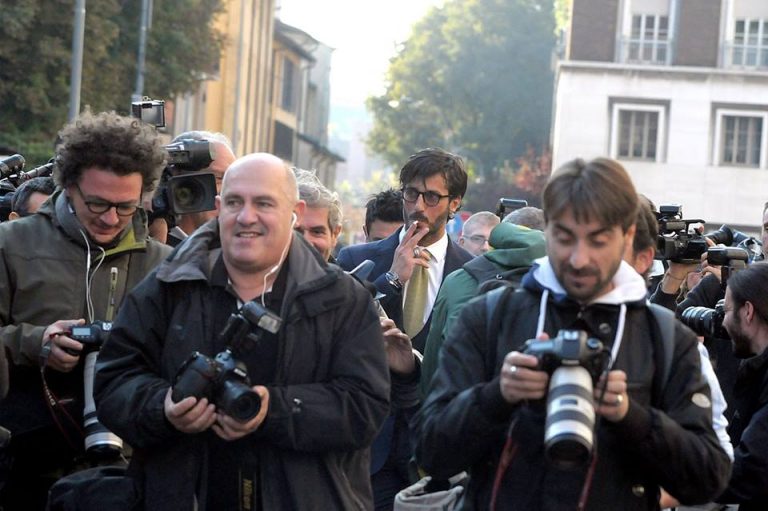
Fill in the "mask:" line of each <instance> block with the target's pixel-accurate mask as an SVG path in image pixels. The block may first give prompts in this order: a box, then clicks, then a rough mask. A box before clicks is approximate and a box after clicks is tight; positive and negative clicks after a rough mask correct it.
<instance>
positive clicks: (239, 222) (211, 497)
mask: <svg viewBox="0 0 768 511" xmlns="http://www.w3.org/2000/svg"><path fill="white" fill-rule="evenodd" d="M216 205H217V211H218V219H217V220H212V221H210V222H208V223H207V224H205V225H204V226H203V227H201V228H200V229H198V230H197V231H196V232H195V233H194V234H193V235H192V236H190V238H189V239H188V240H187V242H186V243H185V244H184V246H183V247H182V248H181V249H180V250H178V251H177V252H175V253H174V254H173V256H172V257H171V258H170V259H169V260H166V261H164V262H163V263H162V264H161V265H160V266H159V267H158V269H157V270H156V271H155V272H154V273H153V274H152V275H151V276H150V277H149V278H147V279H145V280H144V282H143V284H142V285H140V286H139V288H137V289H136V291H135V293H133V294H132V295H131V296H130V298H129V299H128V300H127V303H125V304H124V306H123V308H122V309H121V311H120V314H119V315H118V317H117V319H116V320H115V323H114V326H113V329H112V333H111V336H110V339H109V341H108V342H107V343H106V344H105V346H104V348H103V349H102V351H101V354H100V357H99V363H98V367H97V377H96V384H95V387H96V389H95V395H96V399H97V401H98V409H99V416H100V417H101V418H102V420H103V421H104V422H105V424H107V425H108V427H110V428H113V429H114V431H115V432H117V433H118V434H120V435H121V436H122V437H123V438H125V439H126V441H127V442H129V443H130V444H131V445H132V446H134V448H135V450H136V451H137V452H138V455H136V456H134V458H133V460H132V463H133V465H134V468H136V469H138V471H139V472H142V473H143V476H142V479H143V480H144V482H145V487H144V498H145V502H144V507H145V508H146V509H147V510H152V509H162V510H169V509H170V510H173V509H179V510H186V509H191V508H192V507H193V504H194V502H195V501H202V502H203V503H204V505H205V507H206V508H207V509H240V508H241V506H242V507H244V508H246V509H296V510H303V509H369V508H371V507H372V496H371V488H370V483H369V479H368V460H369V456H368V449H369V446H370V444H371V442H372V440H373V438H374V436H375V434H376V432H377V431H378V429H379V427H380V426H381V424H382V422H383V420H384V418H385V417H386V415H387V410H388V406H389V376H388V369H387V360H386V356H385V352H384V346H383V339H382V333H381V328H380V326H379V320H378V316H377V314H376V310H375V308H374V305H373V301H372V298H371V296H370V294H369V292H368V291H367V290H365V289H364V288H363V286H361V285H360V284H359V283H358V282H357V281H355V280H354V279H353V278H351V277H349V276H348V275H346V274H345V273H344V272H343V271H341V270H340V269H339V268H338V267H336V266H335V265H328V264H327V263H326V262H325V261H324V260H323V258H322V257H321V256H319V255H318V253H317V252H316V251H314V250H313V249H312V248H311V247H310V245H309V244H308V243H307V242H306V241H304V239H303V238H302V237H301V236H297V235H295V234H294V230H293V227H294V224H296V223H297V222H300V221H301V216H302V214H303V213H304V209H305V204H304V202H303V201H301V200H299V195H298V190H297V187H296V181H295V179H294V177H293V174H292V172H291V171H290V169H288V168H286V166H285V165H284V164H283V162H282V160H280V159H279V158H277V157H275V156H272V155H269V154H264V153H260V154H251V155H248V156H245V157H243V158H241V159H239V160H237V161H235V162H234V163H233V164H232V166H231V167H230V168H229V170H228V171H227V174H226V175H225V176H224V182H223V186H222V191H221V195H220V197H219V198H217V200H216ZM243 304H245V305H243ZM254 311H256V312H257V314H256V316H258V317H257V318H254V314H253V312H254ZM264 311H270V312H271V313H272V315H273V317H275V316H277V317H279V318H281V321H278V322H273V323H272V326H271V327H266V326H265V327H264V328H261V327H259V326H257V325H254V324H253V323H251V321H256V322H258V318H259V317H264V314H266V313H265V312H264ZM238 314H239V316H237V315H238ZM232 315H235V319H239V320H240V321H241V324H242V322H245V324H246V325H247V329H246V330H247V333H252V334H256V335H258V336H259V337H258V339H257V340H254V339H252V338H251V337H248V338H246V339H245V340H244V341H243V342H241V343H238V342H235V341H236V340H237V339H232V338H229V337H226V336H221V335H219V333H220V332H221V330H222V328H223V327H224V325H225V324H227V321H228V318H230V319H231V318H232ZM259 324H260V325H262V323H261V322H259ZM242 337H245V336H242ZM377 340H378V342H376V341H377ZM372 341H373V342H372ZM228 347H229V348H231V350H232V356H233V357H234V358H235V359H236V360H238V361H240V362H241V363H242V364H243V365H242V371H243V373H244V374H247V377H248V379H247V380H243V379H240V380H239V381H241V386H244V387H245V394H244V395H246V396H251V397H253V395H255V396H257V398H258V401H257V402H259V401H260V406H256V407H249V408H251V409H250V410H248V411H247V412H250V413H240V412H243V410H240V409H238V408H236V407H229V406H227V403H226V402H225V400H224V399H221V398H220V397H221V396H220V395H219V394H218V393H217V392H213V393H212V394H207V395H205V396H204V395H203V394H204V393H202V392H197V393H194V392H184V389H183V386H181V385H177V386H175V387H174V389H173V390H175V393H173V396H172V385H173V384H174V377H175V375H176V373H177V370H178V369H179V367H180V366H182V364H183V363H184V362H185V360H187V359H188V358H189V357H190V355H191V354H192V353H194V352H199V353H200V354H203V355H197V357H198V359H200V358H201V357H203V356H206V357H210V358H211V359H212V358H214V357H215V356H216V354H219V353H222V352H224V350H226V349H227V348H228ZM203 360H205V359H203ZM205 367H208V365H205ZM232 379H236V378H234V376H233V378H232ZM248 386H251V387H248Z"/></svg>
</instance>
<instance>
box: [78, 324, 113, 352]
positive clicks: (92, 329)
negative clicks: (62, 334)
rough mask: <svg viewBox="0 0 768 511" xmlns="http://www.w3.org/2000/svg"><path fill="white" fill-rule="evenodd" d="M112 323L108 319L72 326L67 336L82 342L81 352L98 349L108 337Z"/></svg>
mask: <svg viewBox="0 0 768 511" xmlns="http://www.w3.org/2000/svg"><path fill="white" fill-rule="evenodd" d="M111 330H112V323H111V322H109V321H94V322H93V323H91V324H90V325H82V326H73V327H72V329H71V332H70V334H69V337H70V338H72V339H74V340H75V341H77V342H79V343H82V345H83V353H89V352H91V351H98V350H99V349H100V348H101V346H102V345H103V344H104V341H106V340H107V338H108V337H109V332H110V331H111Z"/></svg>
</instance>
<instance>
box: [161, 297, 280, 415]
mask: <svg viewBox="0 0 768 511" xmlns="http://www.w3.org/2000/svg"><path fill="white" fill-rule="evenodd" d="M281 324H282V320H281V319H280V318H279V317H278V316H277V315H275V314H273V313H271V312H270V311H268V310H267V309H265V308H264V307H262V306H261V304H259V303H258V302H255V301H251V302H248V303H246V304H245V305H243V307H242V309H241V310H240V312H239V313H235V314H232V315H231V316H230V317H229V320H228V321H227V324H226V325H225V326H224V329H223V330H222V331H221V333H220V334H219V341H220V342H221V343H222V344H228V345H229V347H228V348H226V349H225V350H224V351H222V352H220V353H218V354H217V355H216V356H215V357H214V358H210V357H208V356H206V355H203V354H202V353H200V352H197V351H196V352H194V353H192V355H190V357H189V358H188V359H187V360H186V361H185V362H184V363H183V364H182V365H181V367H180V368H179V371H178V372H177V373H176V378H175V379H174V383H173V391H171V399H172V400H173V402H174V403H178V402H179V401H181V400H182V399H184V398H186V397H189V396H193V397H195V398H197V399H202V398H206V399H208V401H209V402H210V403H213V404H214V405H216V408H217V409H219V410H221V411H222V412H224V413H225V414H226V415H229V416H230V417H233V418H235V419H237V420H239V421H242V422H246V421H248V420H250V419H252V418H254V417H256V415H258V413H259V410H261V398H260V397H259V395H258V394H257V393H256V392H254V391H253V390H252V389H251V381H250V379H249V378H248V370H247V368H246V366H245V364H244V363H243V362H241V361H239V360H237V358H235V353H238V352H240V351H247V349H249V348H250V347H252V346H254V345H256V344H258V342H259V338H260V337H261V332H262V331H263V330H266V331H268V332H271V333H273V334H276V333H277V332H278V330H280V325H281ZM254 326H255V327H257V330H256V332H251V330H252V327H254Z"/></svg>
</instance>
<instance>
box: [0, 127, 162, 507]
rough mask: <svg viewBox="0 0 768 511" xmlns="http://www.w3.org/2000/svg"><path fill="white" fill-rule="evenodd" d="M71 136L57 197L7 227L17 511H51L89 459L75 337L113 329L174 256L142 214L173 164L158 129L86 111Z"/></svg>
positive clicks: (0, 297)
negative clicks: (144, 282) (67, 478)
mask: <svg viewBox="0 0 768 511" xmlns="http://www.w3.org/2000/svg"><path fill="white" fill-rule="evenodd" d="M60 137H61V142H60V144H59V145H58V146H57V149H56V151H57V159H56V170H55V173H54V179H55V180H56V183H57V185H58V189H57V191H56V192H55V193H54V194H53V195H52V196H51V197H50V199H49V200H48V201H47V202H45V203H44V204H43V205H42V207H41V208H40V209H39V210H38V212H37V214H35V215H31V216H28V217H25V218H21V219H18V220H15V221H13V222H6V223H3V224H2V225H0V288H2V289H3V292H2V293H0V324H1V325H2V327H0V338H2V343H3V347H4V349H5V350H8V352H9V353H10V355H11V357H12V362H13V364H12V366H11V374H10V377H11V389H10V392H9V394H8V397H7V399H6V400H5V401H4V402H3V404H2V407H0V424H2V425H3V426H5V427H7V428H8V429H10V430H11V432H12V433H13V440H12V442H11V446H10V447H11V453H12V454H13V456H14V458H15V462H14V465H13V469H12V472H11V474H10V481H9V482H8V484H7V485H6V487H5V489H4V493H3V495H2V496H1V497H0V504H2V506H4V509H5V510H11V509H24V510H29V509H42V508H43V507H44V505H45V501H46V498H47V491H48V487H49V486H50V484H51V483H52V482H53V481H55V480H56V479H57V478H58V477H61V475H64V474H66V473H68V472H69V471H71V470H73V469H74V468H75V464H76V460H78V459H79V458H80V457H81V456H82V455H83V454H84V453H83V438H82V437H83V433H82V431H81V424H82V423H83V406H84V404H83V402H84V399H83V398H84V395H83V389H84V383H85V382H84V381H83V380H84V369H83V366H84V364H83V363H82V359H83V358H85V357H83V356H81V351H82V350H83V345H82V344H81V343H80V342H78V341H76V340H74V339H73V338H72V337H71V331H72V329H73V327H77V326H82V325H84V324H86V323H93V322H95V321H97V320H105V321H111V319H112V318H111V316H112V315H113V313H114V311H115V310H117V309H118V308H119V307H120V305H121V303H122V301H123V297H124V295H125V294H126V293H127V292H128V291H129V290H130V289H131V288H132V287H133V286H134V285H135V284H137V283H138V282H139V281H140V280H141V279H142V278H143V277H144V276H145V275H146V274H147V273H149V271H150V270H151V269H152V268H154V267H155V266H156V265H157V263H159V262H160V260H161V259H162V258H163V257H164V256H165V255H167V254H168V253H169V252H170V249H169V248H168V247H166V246H163V245H161V244H160V243H156V242H153V241H150V240H148V239H147V230H146V215H145V214H144V211H143V210H142V209H141V208H140V207H139V206H140V204H141V196H142V193H144V192H149V191H151V190H152V188H153V187H154V185H155V183H156V182H157V180H158V178H159V176H160V172H161V170H162V169H163V165H164V160H165V151H164V150H163V147H162V145H161V143H160V140H159V138H158V136H157V133H156V131H155V129H154V128H152V127H149V126H146V125H143V124H141V123H140V121H138V120H136V119H131V118H128V117H122V116H119V115H117V114H115V113H113V112H110V113H99V114H91V113H90V112H86V113H84V114H82V115H81V116H80V117H78V118H77V119H76V120H75V121H73V122H71V123H69V124H68V125H66V126H65V127H64V128H63V130H62V131H61V132H60ZM41 364H44V369H45V370H44V372H43V378H41V369H40V365H41ZM45 382H47V386H46V388H45V390H44V383H45ZM56 398H58V399H56ZM51 400H53V403H51ZM49 408H50V409H49Z"/></svg>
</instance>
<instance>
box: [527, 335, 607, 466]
mask: <svg viewBox="0 0 768 511" xmlns="http://www.w3.org/2000/svg"><path fill="white" fill-rule="evenodd" d="M523 352H524V353H527V354H529V355H534V356H535V357H536V358H538V359H539V368H540V369H542V370H543V371H546V372H547V373H549V374H550V379H549V392H548V394H547V417H546V423H545V429H544V454H545V456H546V457H547V459H548V460H549V461H550V462H551V463H553V464H554V465H555V466H557V467H559V468H573V467H578V466H581V465H583V464H585V463H587V462H588V461H589V458H590V456H591V454H592V449H593V445H594V430H595V407H594V400H593V397H592V396H593V394H592V389H593V388H594V384H595V382H597V380H598V379H599V378H600V374H601V373H602V372H603V371H604V370H605V368H606V366H607V363H608V361H609V359H610V353H609V352H608V351H607V350H606V349H605V348H604V347H603V343H602V342H601V341H600V340H599V339H596V338H594V337H590V336H589V335H588V334H587V333H586V332H584V331H583V330H560V331H559V332H558V333H557V337H555V338H554V339H550V340H541V339H529V340H528V341H526V343H525V348H524V350H523Z"/></svg>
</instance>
